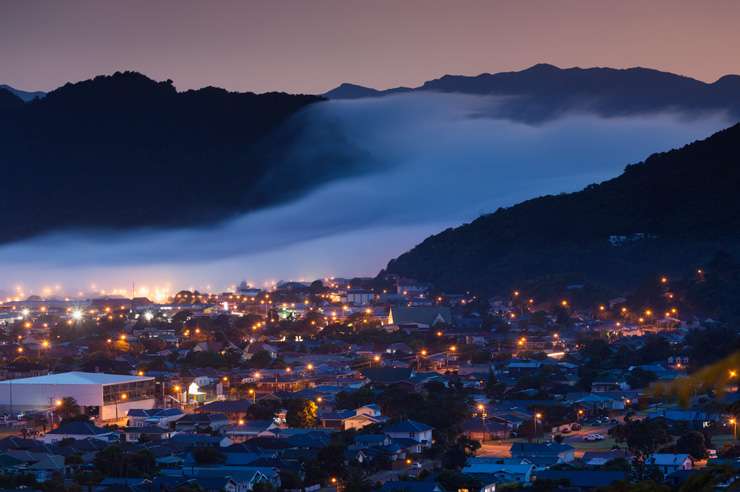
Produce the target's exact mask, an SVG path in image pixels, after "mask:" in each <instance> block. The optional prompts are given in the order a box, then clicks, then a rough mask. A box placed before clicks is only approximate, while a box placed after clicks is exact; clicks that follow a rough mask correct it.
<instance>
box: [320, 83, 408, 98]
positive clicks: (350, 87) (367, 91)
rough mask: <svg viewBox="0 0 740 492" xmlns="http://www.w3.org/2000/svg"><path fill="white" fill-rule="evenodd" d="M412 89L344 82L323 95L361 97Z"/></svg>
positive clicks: (328, 96) (385, 94)
mask: <svg viewBox="0 0 740 492" xmlns="http://www.w3.org/2000/svg"><path fill="white" fill-rule="evenodd" d="M411 90H412V89H410V88H408V87H396V88H393V89H387V90H383V91H379V90H378V89H371V88H370V87H364V86H361V85H356V84H348V83H344V84H342V85H340V86H338V87H336V88H334V89H332V90H330V91H329V92H325V93H324V94H322V96H324V97H325V98H327V99H361V98H363V97H380V96H388V95H391V94H399V93H402V92H409V91H411Z"/></svg>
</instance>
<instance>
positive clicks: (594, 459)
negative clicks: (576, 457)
mask: <svg viewBox="0 0 740 492" xmlns="http://www.w3.org/2000/svg"><path fill="white" fill-rule="evenodd" d="M631 459H632V455H631V454H630V453H629V452H628V451H625V450H624V449H612V450H610V451H587V452H585V453H584V454H583V457H582V458H581V461H582V462H583V464H584V465H587V466H602V465H606V464H607V463H609V462H610V461H614V460H628V461H630V460H631Z"/></svg>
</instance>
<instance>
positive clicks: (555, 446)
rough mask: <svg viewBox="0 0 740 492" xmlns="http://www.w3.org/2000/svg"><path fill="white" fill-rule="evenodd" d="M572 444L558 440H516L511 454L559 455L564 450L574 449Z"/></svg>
mask: <svg viewBox="0 0 740 492" xmlns="http://www.w3.org/2000/svg"><path fill="white" fill-rule="evenodd" d="M572 450H573V446H571V445H570V444H559V443H556V442H543V443H539V442H515V443H512V445H511V454H512V455H514V454H515V453H516V454H518V455H543V454H545V455H557V454H560V453H562V452H564V451H572Z"/></svg>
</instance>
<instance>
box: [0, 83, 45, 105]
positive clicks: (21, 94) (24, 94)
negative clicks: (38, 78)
mask: <svg viewBox="0 0 740 492" xmlns="http://www.w3.org/2000/svg"><path fill="white" fill-rule="evenodd" d="M2 89H4V90H6V91H8V92H10V93H11V94H13V95H14V96H16V97H18V98H20V99H21V100H22V101H24V102H28V101H33V100H34V99H38V98H42V97H44V96H45V95H46V93H45V92H41V91H23V90H20V89H16V88H15V87H11V86H9V85H5V84H0V90H2Z"/></svg>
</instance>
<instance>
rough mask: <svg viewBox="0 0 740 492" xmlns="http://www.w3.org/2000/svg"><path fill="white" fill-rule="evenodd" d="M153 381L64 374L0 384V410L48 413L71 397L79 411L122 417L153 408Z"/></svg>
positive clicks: (108, 417) (123, 376) (99, 416)
mask: <svg viewBox="0 0 740 492" xmlns="http://www.w3.org/2000/svg"><path fill="white" fill-rule="evenodd" d="M154 394H155V392H154V378H152V377H146V376H131V375H127V374H103V373H95V372H64V373H58V374H48V375H46V376H38V377H32V378H22V379H9V380H6V381H0V408H2V409H4V410H5V411H8V412H20V411H49V412H53V410H54V408H55V407H56V406H57V405H58V404H59V402H60V401H61V400H62V399H63V398H67V397H72V398H74V399H75V400H76V401H77V403H78V404H79V405H80V407H82V411H83V412H84V413H85V414H87V415H89V416H90V417H92V418H96V419H99V420H103V421H108V420H116V419H118V418H125V417H126V415H127V414H128V411H129V410H131V409H135V408H143V409H150V408H154Z"/></svg>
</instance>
